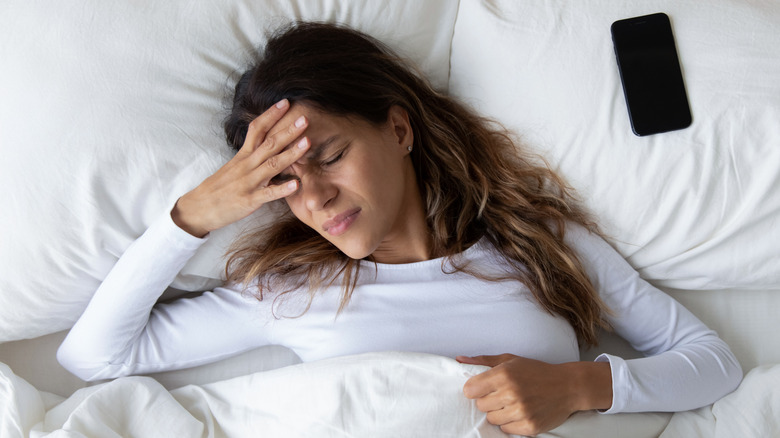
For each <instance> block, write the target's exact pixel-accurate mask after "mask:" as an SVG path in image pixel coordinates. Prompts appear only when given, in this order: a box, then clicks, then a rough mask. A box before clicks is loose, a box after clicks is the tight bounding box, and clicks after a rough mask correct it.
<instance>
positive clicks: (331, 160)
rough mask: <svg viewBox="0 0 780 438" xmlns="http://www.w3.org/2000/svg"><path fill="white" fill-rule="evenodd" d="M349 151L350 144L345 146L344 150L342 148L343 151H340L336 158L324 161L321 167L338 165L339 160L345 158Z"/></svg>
mask: <svg viewBox="0 0 780 438" xmlns="http://www.w3.org/2000/svg"><path fill="white" fill-rule="evenodd" d="M347 149H349V144H347V145H346V146H344V148H342V149H341V151H339V153H337V154H336V155H335V156H333V157H332V158H329V159H327V160H325V161H323V162H322V163H321V164H320V165H321V166H322V167H328V166H332V165H334V164H336V163H337V162H338V161H339V160H341V159H342V158H344V155H345V154H346V153H347Z"/></svg>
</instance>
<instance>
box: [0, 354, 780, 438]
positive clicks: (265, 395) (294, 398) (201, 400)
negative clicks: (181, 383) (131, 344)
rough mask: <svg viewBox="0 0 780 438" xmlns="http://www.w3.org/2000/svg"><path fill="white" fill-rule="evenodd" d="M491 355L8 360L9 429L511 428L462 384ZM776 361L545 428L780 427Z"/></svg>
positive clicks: (0, 425) (627, 432) (704, 432)
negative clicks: (125, 370)
mask: <svg viewBox="0 0 780 438" xmlns="http://www.w3.org/2000/svg"><path fill="white" fill-rule="evenodd" d="M482 370H484V367H479V366H471V365H462V364H459V363H457V362H455V361H454V360H452V359H449V358H445V357H440V356H434V355H428V354H417V353H370V354H363V355H358V356H350V357H341V358H335V359H329V360H324V361H319V362H311V363H306V364H299V365H293V366H289V367H286V368H281V369H277V370H272V371H265V372H260V373H255V374H250V375H247V376H242V377H237V378H233V379H230V380H224V381H220V382H216V383H212V384H207V385H200V386H195V385H190V386H185V387H182V388H178V389H174V390H171V391H168V390H166V389H165V388H164V387H163V386H162V385H161V384H159V383H158V382H157V381H156V380H154V379H152V378H149V377H126V378H120V379H116V380H114V381H111V382H108V383H103V384H99V385H95V386H92V387H88V388H85V389H82V390H80V391H77V392H76V393H74V394H73V395H72V396H70V397H69V398H67V399H63V398H62V397H58V396H55V395H52V394H49V393H46V392H42V391H38V390H37V389H35V388H34V387H32V386H31V385H30V384H29V383H27V382H26V381H24V380H23V379H21V378H20V377H18V376H16V375H15V374H14V373H13V372H12V371H11V369H10V368H9V367H7V366H6V365H4V364H2V363H0V436H2V437H13V438H16V437H44V436H46V437H82V436H84V437H144V438H148V437H225V436H230V437H244V436H253V437H254V436H268V437H398V436H404V437H426V438H429V437H486V438H488V437H505V436H506V434H504V433H503V432H501V430H500V429H498V428H497V427H495V426H492V425H490V424H488V423H487V422H486V420H485V415H484V414H482V413H481V412H479V411H478V410H477V409H476V407H475V405H474V403H473V402H472V401H470V400H468V399H466V398H465V397H464V396H463V394H462V392H461V388H462V386H463V383H464V382H465V381H466V380H467V379H468V377H469V376H471V375H474V374H476V373H479V372H481V371H482ZM778 389H780V365H775V366H766V367H759V368H756V369H754V370H753V371H751V372H750V373H748V375H747V376H746V377H745V380H744V381H743V383H742V384H741V385H740V387H739V388H738V389H737V390H736V391H735V392H733V393H732V394H730V395H728V396H726V397H724V398H723V399H721V400H719V401H718V402H716V403H715V404H713V405H711V406H706V407H704V408H701V409H698V410H696V411H689V412H682V413H677V414H674V415H671V414H663V413H648V414H617V415H601V414H598V413H594V412H588V413H579V414H576V415H574V416H572V417H571V418H570V419H569V420H568V421H567V422H566V423H564V424H563V425H562V426H560V427H559V428H557V429H555V430H554V431H552V432H550V433H548V434H544V435H543V436H549V437H569V436H587V437H591V436H607V437H618V436H625V437H658V436H661V437H664V438H672V437H686V438H687V437H698V436H701V437H734V436H740V437H773V436H780V391H778Z"/></svg>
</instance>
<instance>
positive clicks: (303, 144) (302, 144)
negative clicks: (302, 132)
mask: <svg viewBox="0 0 780 438" xmlns="http://www.w3.org/2000/svg"><path fill="white" fill-rule="evenodd" d="M307 143H308V141H306V137H303V138H302V139H301V141H299V142H298V149H305V148H306V145H307Z"/></svg>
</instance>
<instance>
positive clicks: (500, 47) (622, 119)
mask: <svg viewBox="0 0 780 438" xmlns="http://www.w3.org/2000/svg"><path fill="white" fill-rule="evenodd" d="M654 12H665V13H667V14H668V15H669V16H670V18H671V21H672V26H673V28H674V32H675V37H676V40H677V49H678V52H679V55H680V60H681V64H682V69H683V75H684V79H685V82H686V87H687V91H688V96H689V99H690V102H691V110H692V113H693V124H692V125H691V126H690V127H689V128H687V129H684V130H681V131H675V132H670V133H665V134H659V135H653V136H648V137H637V136H635V135H634V134H633V133H632V132H631V127H630V124H629V120H628V114H627V111H626V107H625V103H624V98H623V94H622V89H621V86H620V78H619V75H618V71H617V67H616V64H615V59H614V54H613V52H612V43H611V39H610V33H609V27H610V24H611V23H612V22H613V21H615V20H618V19H621V18H627V17H633V16H638V15H645V14H649V13H654ZM295 19H304V20H324V21H329V22H341V23H346V24H348V25H351V26H353V27H356V28H357V29H360V30H363V31H365V32H367V33H369V34H372V35H374V36H376V37H378V38H379V39H381V40H383V41H385V42H386V43H388V44H389V45H390V46H391V47H393V48H395V49H396V50H397V51H398V52H400V53H401V54H402V55H404V56H405V57H408V58H409V59H410V60H412V61H413V62H415V63H416V65H417V66H418V67H419V69H420V71H421V72H422V73H423V74H425V75H426V76H427V77H428V78H429V79H430V80H431V82H432V84H433V85H434V86H435V87H436V88H437V89H439V90H441V91H443V92H447V93H449V94H452V95H454V96H457V97H458V98H460V99H461V100H462V101H464V102H466V103H467V104H469V105H471V106H473V107H474V108H476V109H477V110H478V111H480V112H481V113H483V114H485V115H487V116H490V117H492V118H494V119H496V120H497V121H499V122H500V123H502V124H504V125H505V126H507V127H508V128H510V129H512V130H513V131H514V132H516V133H517V134H518V136H519V137H520V138H521V140H522V142H523V144H524V145H525V146H526V147H528V148H530V149H531V150H533V151H535V152H538V153H539V154H541V155H542V156H544V157H545V158H546V159H547V160H548V161H549V163H550V164H551V165H552V166H553V167H554V168H555V169H557V170H558V171H560V172H561V173H562V174H563V175H564V176H565V177H566V178H567V180H568V181H569V182H570V183H571V184H572V185H573V186H574V187H576V189H577V190H578V193H579V195H580V197H581V198H582V200H583V202H584V203H585V204H586V206H587V207H588V208H589V209H590V210H591V211H592V212H593V213H594V214H595V215H596V216H597V217H598V218H599V220H600V223H601V225H602V226H603V229H604V231H605V232H606V234H607V235H608V236H609V242H610V243H611V244H612V245H613V246H614V247H615V248H616V249H617V250H618V251H619V252H620V253H621V254H622V255H623V256H624V257H625V258H626V259H627V260H628V261H629V262H630V263H631V264H632V265H633V266H634V267H635V268H636V269H637V270H638V271H639V272H640V274H641V275H642V277H644V278H645V279H647V280H649V281H650V282H652V283H653V284H655V285H656V286H657V287H659V288H661V289H663V290H664V291H666V292H668V293H669V294H670V295H672V296H674V297H675V298H676V299H677V300H679V301H680V302H682V303H683V304H684V305H685V306H686V307H688V308H689V309H690V310H692V311H693V313H695V314H696V315H697V316H698V317H699V318H700V319H702V320H703V321H704V322H705V323H706V324H707V325H709V326H710V327H711V328H713V329H715V330H716V331H717V332H718V333H719V334H720V336H721V337H722V338H723V339H724V340H725V341H726V342H727V343H728V344H729V345H730V346H731V348H732V350H733V351H734V353H735V354H736V356H737V358H738V359H739V361H740V363H741V365H742V368H743V370H744V372H745V379H744V380H743V382H742V384H741V385H740V387H739V388H738V389H737V390H736V391H735V392H733V393H732V394H729V395H727V396H726V397H724V398H723V399H721V400H719V401H717V402H715V403H714V404H713V405H710V406H705V407H703V408H700V409H697V410H694V411H688V412H680V413H674V414H671V413H643V414H617V415H601V414H598V413H594V412H585V413H579V414H576V415H574V416H572V417H571V418H570V419H569V420H568V421H567V422H566V423H564V424H563V425H562V426H561V427H559V428H557V429H555V430H553V431H551V432H549V433H548V434H545V436H557V437H564V436H631V437H640V436H641V437H658V436H662V437H696V436H701V437H719V436H724V437H725V436H756V437H759V436H760V437H768V436H780V337H779V336H777V333H778V332H780V319H778V318H777V314H778V309H780V249H779V248H780V245H778V244H780V189H778V187H780V81H778V80H777V78H778V77H780V3H778V2H776V1H768V0H767V1H751V2H744V1H740V0H711V1H708V2H700V1H695V0H648V1H644V2H624V1H617V0H593V1H588V2H569V1H565V0H525V1H517V0H492V1H488V0H481V1H480V0H460V1H455V0H424V1H417V0H394V1H392V2H373V1H370V0H364V1H356V0H316V1H314V0H309V1H304V0H297V1H296V0H293V1H270V0H224V1H203V2H186V1H179V0H176V1H169V2H155V1H152V0H138V1H133V2H101V1H98V0H73V1H69V2H44V1H37V0H36V1H28V0H8V1H6V2H4V5H3V13H2V14H0V29H3V31H2V33H1V34H0V60H2V61H0V80H1V81H2V84H3V86H2V87H0V152H2V153H0V157H1V158H0V187H2V190H1V191H0V205H2V208H1V209H0V229H2V230H3V231H4V233H3V235H2V237H1V238H0V270H1V272H0V436H3V437H28V436H31V437H32V436H34V437H40V436H139V437H152V436H209V437H211V436H253V435H255V434H257V433H258V431H264V432H265V433H264V436H318V437H322V436H332V437H346V436H371V437H385V436H386V437H390V436H399V435H401V436H410V437H418V436H419V437H431V436H458V437H500V436H506V435H505V434H504V433H503V432H501V431H500V430H499V429H498V428H496V427H494V426H491V425H490V424H488V423H487V422H486V420H485V417H484V415H483V414H481V413H480V412H479V411H477V410H476V408H475V406H474V405H473V403H471V402H469V401H468V400H467V399H465V398H464V397H463V395H462V392H461V388H462V385H463V383H464V382H465V380H466V379H467V378H468V376H470V375H473V374H475V373H478V372H480V371H482V369H483V368H481V367H477V366H469V365H462V364H458V363H456V362H455V361H454V360H453V359H452V358H446V357H439V356H433V355H425V354H418V353H404V352H379V353H370V354H365V355H359V356H350V357H343V358H337V359H331V360H327V361H321V362H313V363H300V360H299V359H298V358H297V357H295V355H293V354H292V353H291V352H290V351H289V350H287V349H285V348H283V347H279V346H271V347H266V348H262V349H258V350H255V351H252V352H249V353H246V354H243V355H241V356H238V357H234V358H230V359H227V360H224V361H221V362H218V363H214V364H210V365H206V366H202V367H198V368H193V369H186V370H179V371H173V372H167V373H161V374H157V375H153V376H136V377H128V378H120V379H117V380H114V381H111V382H98V383H95V384H87V383H85V382H83V381H81V380H79V379H77V378H76V377H74V376H72V375H70V374H69V373H68V372H67V371H65V370H64V369H62V368H61V367H60V366H59V364H57V362H56V360H55V357H54V355H55V351H56V348H57V346H58V345H59V342H60V341H61V340H62V339H63V337H64V335H65V333H66V331H67V329H68V328H69V327H70V326H71V325H72V324H73V322H74V321H75V320H76V319H77V318H78V316H79V315H80V313H81V311H82V310H83V309H84V307H85V306H86V304H87V302H88V301H89V299H90V296H91V294H92V292H93V291H94V290H95V289H96V288H97V285H99V284H100V281H101V279H102V278H103V277H104V276H105V274H106V273H107V272H108V270H109V269H110V268H111V266H112V265H113V264H114V263H115V261H116V260H117V258H118V257H119V256H120V255H121V254H122V252H123V251H124V249H125V248H126V247H127V246H128V245H129V244H130V243H131V242H132V241H133V240H134V239H135V238H136V237H137V236H139V235H140V234H141V233H142V232H143V231H144V230H145V229H146V227H148V226H149V224H150V223H151V222H152V221H153V220H154V219H155V218H156V217H158V215H159V214H160V212H162V211H164V210H165V209H167V208H170V206H171V205H172V203H173V202H174V201H175V200H176V198H177V197H178V196H180V195H181V194H183V193H184V192H186V191H187V190H189V189H191V188H192V187H194V186H195V185H197V184H198V183H199V182H200V181H201V180H202V179H203V178H205V177H206V176H208V175H210V174H211V173H212V172H214V171H215V170H216V169H217V168H219V166H220V165H221V164H222V163H224V162H225V161H226V160H228V159H229V157H230V153H229V151H228V148H227V146H226V145H225V142H224V140H223V139H222V137H221V134H220V121H221V118H222V117H223V116H224V114H225V113H224V109H225V108H224V106H225V102H226V96H227V95H228V94H229V91H230V89H231V87H232V84H233V83H234V82H235V80H236V78H237V74H238V73H239V72H240V71H241V70H242V68H244V67H245V66H246V64H248V62H249V61H250V60H251V59H252V57H253V53H254V51H255V49H256V48H257V47H259V46H262V44H263V42H264V41H265V35H267V32H269V31H272V30H273V29H276V28H278V27H279V26H282V25H284V24H286V23H288V22H289V21H290V20H295ZM271 218H272V214H271V213H270V212H267V211H264V210H260V211H258V212H257V213H256V214H255V215H254V216H253V217H250V218H248V219H247V220H245V221H243V222H241V223H238V224H234V225H233V226H230V227H227V228H225V229H222V230H220V231H218V232H215V233H213V236H212V239H211V240H210V241H209V242H208V244H207V245H205V246H204V247H203V248H202V249H201V250H200V252H199V253H198V254H197V255H196V256H195V257H194V258H193V259H192V260H191V261H190V263H189V264H188V265H187V266H186V267H185V268H184V269H183V270H182V271H181V273H180V274H179V275H178V276H177V279H176V281H175V282H174V284H172V285H171V288H170V289H169V290H168V291H167V292H166V294H165V296H164V299H170V298H174V297H176V296H180V295H182V294H186V293H193V292H194V293H197V291H202V290H206V289H209V288H212V287H214V286H215V285H217V284H219V282H220V281H221V279H222V276H223V268H224V258H223V254H224V251H225V248H226V246H227V244H228V243H229V242H230V240H231V239H232V237H233V236H235V235H236V234H237V233H240V232H241V231H242V230H243V229H245V228H246V227H249V226H253V225H254V224H256V223H262V222H263V221H267V220H271ZM601 352H609V353H613V354H618V355H622V356H624V357H636V356H637V353H636V352H635V351H633V350H632V348H631V346H630V345H628V344H627V343H625V342H624V341H622V340H621V339H619V338H617V337H614V336H611V335H609V334H608V333H604V334H603V336H602V338H601V342H600V345H599V346H598V347H596V348H592V349H590V350H583V351H582V352H581V355H582V358H583V359H592V358H595V357H596V356H597V355H598V354H599V353H601Z"/></svg>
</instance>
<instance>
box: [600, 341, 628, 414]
mask: <svg viewBox="0 0 780 438" xmlns="http://www.w3.org/2000/svg"><path fill="white" fill-rule="evenodd" d="M594 362H608V363H609V368H610V372H611V373H612V406H611V407H610V408H609V409H607V410H605V411H603V410H599V411H598V412H599V413H601V414H617V413H620V412H623V410H624V409H625V407H626V406H627V404H628V400H627V395H628V394H630V393H631V389H630V388H628V385H629V382H631V379H630V378H629V371H628V366H627V365H626V361H625V359H623V358H621V357H618V356H613V355H611V354H600V355H599V356H598V357H597V358H596V359H595V360H594Z"/></svg>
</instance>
